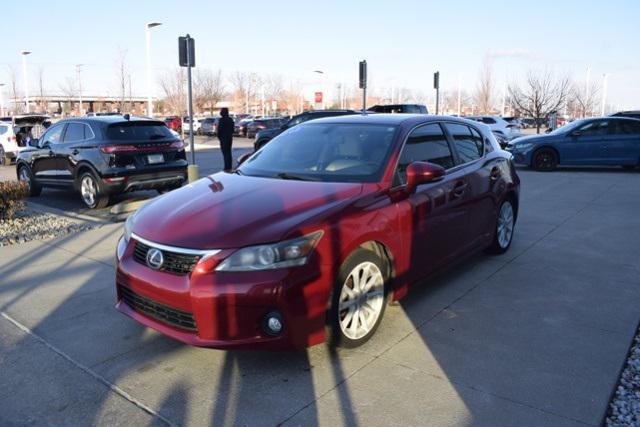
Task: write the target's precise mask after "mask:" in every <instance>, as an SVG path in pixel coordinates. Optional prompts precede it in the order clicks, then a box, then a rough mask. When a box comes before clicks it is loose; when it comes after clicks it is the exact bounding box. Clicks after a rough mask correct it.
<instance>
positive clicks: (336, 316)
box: [329, 249, 388, 348]
mask: <svg viewBox="0 0 640 427" xmlns="http://www.w3.org/2000/svg"><path fill="white" fill-rule="evenodd" d="M387 278H388V272H387V269H386V267H385V263H384V262H383V261H382V260H381V259H380V257H379V256H378V255H376V254H375V253H373V252H371V251H367V250H364V249H358V250H357V251H356V252H354V253H353V254H351V256H349V258H347V260H346V261H345V262H344V264H343V265H342V267H341V268H340V272H339V274H338V278H337V280H336V283H335V285H334V288H333V293H332V297H331V309H330V310H329V319H330V340H329V341H330V344H331V345H334V346H342V347H349V348H353V347H358V346H360V345H362V344H364V343H365V342H366V341H368V340H369V338H371V336H373V334H374V333H375V331H376V329H377V328H378V326H379V325H380V322H381V321H382V315H383V314H384V310H385V307H386V305H387V289H386V286H387Z"/></svg>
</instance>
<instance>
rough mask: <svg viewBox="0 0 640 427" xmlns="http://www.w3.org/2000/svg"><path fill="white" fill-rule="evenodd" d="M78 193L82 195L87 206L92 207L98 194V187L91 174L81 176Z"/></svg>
mask: <svg viewBox="0 0 640 427" xmlns="http://www.w3.org/2000/svg"><path fill="white" fill-rule="evenodd" d="M80 194H81V195H82V200H83V201H84V202H85V203H86V204H87V206H90V207H92V206H93V205H95V203H96V197H97V195H98V187H97V186H96V182H95V181H94V179H93V178H92V177H91V176H88V175H87V176H85V177H84V178H82V182H81V183H80Z"/></svg>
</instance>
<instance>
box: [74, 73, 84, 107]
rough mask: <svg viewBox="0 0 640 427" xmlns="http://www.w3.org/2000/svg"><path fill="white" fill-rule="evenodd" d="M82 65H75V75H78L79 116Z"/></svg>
mask: <svg viewBox="0 0 640 427" xmlns="http://www.w3.org/2000/svg"><path fill="white" fill-rule="evenodd" d="M83 65H84V64H76V73H78V98H80V108H78V112H79V115H81V116H82V76H81V73H82V66H83Z"/></svg>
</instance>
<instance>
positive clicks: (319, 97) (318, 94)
mask: <svg viewBox="0 0 640 427" xmlns="http://www.w3.org/2000/svg"><path fill="white" fill-rule="evenodd" d="M316 104H322V92H316Z"/></svg>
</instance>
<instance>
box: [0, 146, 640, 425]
mask: <svg viewBox="0 0 640 427" xmlns="http://www.w3.org/2000/svg"><path fill="white" fill-rule="evenodd" d="M203 158H204V156H203ZM520 175H521V178H522V199H521V205H520V217H519V219H518V223H517V225H516V231H515V236H514V242H513V245H512V247H511V249H510V250H509V252H508V253H507V254H504V255H501V256H487V255H478V256H475V257H473V258H471V259H469V260H466V261H465V262H463V263H461V264H460V265H458V266H456V267H455V268H454V269H452V270H450V271H449V272H447V273H444V274H443V275H441V276H439V277H437V278H435V279H432V280H429V281H428V282H426V283H424V284H423V286H421V287H420V288H419V289H416V290H415V291H413V292H412V293H410V294H409V295H408V296H407V297H406V298H405V299H404V300H402V301H401V303H400V304H398V305H392V306H390V307H389V308H388V310H387V311H386V313H385V317H384V320H383V322H382V324H381V326H380V328H379V329H378V331H377V333H376V335H375V336H374V337H373V338H372V339H371V340H370V341H369V342H368V343H367V344H365V345H364V346H362V347H360V348H358V349H354V350H338V351H332V350H330V349H328V348H327V347H326V346H325V345H319V346H315V347H312V348H310V349H308V350H307V351H302V352H294V353H267V352H252V351H219V350H211V349H202V348H194V347H189V346H186V345H183V344H181V343H178V342H175V341H173V340H171V339H169V338H167V337H165V336H163V335H161V334H159V333H156V332H154V331H152V330H150V329H147V328H144V327H142V326H140V325H139V324H137V323H135V322H133V321H132V320H131V319H129V318H127V317H125V316H123V315H121V314H120V313H118V312H117V311H116V310H115V309H114V308H113V306H114V303H115V289H114V269H113V262H112V259H113V254H114V248H115V244H116V241H117V239H118V238H119V236H120V234H121V231H122V230H121V227H122V225H121V224H107V225H105V226H103V227H101V228H99V229H95V230H91V231H87V232H83V233H80V234H75V235H70V236H66V237H62V238H58V239H55V240H49V241H44V242H43V241H40V242H30V243H26V244H21V245H16V246H10V247H5V248H0V425H25V424H36V425H40V424H50V425H65V426H67V425H96V424H101V425H105V424H106V425H138V424H144V425H149V424H153V425H165V424H168V425H182V424H188V425H280V424H284V425H326V426H335V425H367V426H378V425H380V426H383V425H384V426H386V425H436V426H469V425H480V426H506V425H509V426H511V425H518V426H528V425H530V426H543V425H554V426H555V425H558V426H573V425H575V426H580V425H599V424H600V423H601V422H602V420H603V417H604V414H605V412H606V409H607V404H608V401H609V398H610V396H611V392H612V391H613V388H614V387H615V384H616V381H617V379H618V375H619V373H620V369H621V368H622V366H623V364H624V361H625V357H626V354H627V351H628V348H629V344H630V342H631V339H632V337H633V335H634V332H635V330H636V327H637V325H638V321H639V320H640V280H639V279H638V277H639V274H638V273H640V259H639V258H638V253H639V250H640V227H639V226H638V215H637V213H638V211H639V210H640V172H637V171H636V172H628V171H622V170H618V169H597V168H595V169H570V170H562V171H558V172H553V173H538V172H533V171H530V170H526V169H520Z"/></svg>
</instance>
